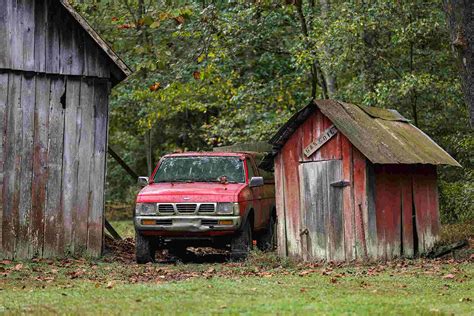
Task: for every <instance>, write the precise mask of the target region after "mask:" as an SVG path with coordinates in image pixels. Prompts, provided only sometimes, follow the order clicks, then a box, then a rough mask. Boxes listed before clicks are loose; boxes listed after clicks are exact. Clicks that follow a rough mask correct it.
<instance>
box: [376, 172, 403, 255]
mask: <svg viewBox="0 0 474 316" xmlns="http://www.w3.org/2000/svg"><path fill="white" fill-rule="evenodd" d="M375 170H376V171H375V172H376V177H377V180H376V182H377V184H376V185H377V186H376V192H377V193H376V201H375V205H376V208H377V223H379V224H380V227H383V230H381V231H378V232H379V236H378V237H379V241H380V240H383V243H382V244H379V246H380V248H381V249H383V251H384V254H385V256H386V258H387V259H391V258H394V257H396V256H399V255H400V249H401V248H400V247H401V244H400V243H401V237H400V230H401V228H400V225H401V213H400V206H401V193H400V182H399V176H398V173H397V166H394V165H385V166H376V168H375ZM378 228H379V226H377V229H378ZM380 232H383V235H380Z"/></svg>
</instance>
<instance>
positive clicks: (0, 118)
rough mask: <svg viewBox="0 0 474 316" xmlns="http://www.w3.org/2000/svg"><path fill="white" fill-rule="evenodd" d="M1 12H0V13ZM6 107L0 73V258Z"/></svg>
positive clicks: (5, 82) (4, 84) (4, 83)
mask: <svg viewBox="0 0 474 316" xmlns="http://www.w3.org/2000/svg"><path fill="white" fill-rule="evenodd" d="M0 14H1V13H0ZM7 107H8V73H0V258H2V257H3V256H4V255H3V254H2V253H3V251H2V248H3V246H2V244H3V242H2V235H3V234H2V230H3V183H4V182H3V177H4V163H5V139H6V126H7Z"/></svg>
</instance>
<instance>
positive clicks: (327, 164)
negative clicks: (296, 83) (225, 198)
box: [271, 100, 459, 261]
mask: <svg viewBox="0 0 474 316" xmlns="http://www.w3.org/2000/svg"><path fill="white" fill-rule="evenodd" d="M271 143H272V144H273V148H274V152H273V156H274V169H275V181H276V196H277V201H276V203H277V214H278V240H279V244H278V251H279V253H280V254H281V255H282V256H291V257H299V258H303V259H305V260H328V261H351V260H370V259H372V260H373V259H390V258H394V257H398V256H405V257H413V256H416V255H418V254H421V253H424V252H426V251H428V250H429V249H430V247H431V246H433V243H434V242H435V241H436V239H437V236H438V233H439V228H440V223H439V212H438V193H437V183H436V181H437V180H436V165H440V164H447V165H453V166H459V164H458V163H457V162H456V161H455V160H454V159H453V158H452V157H451V156H450V155H449V154H448V153H446V152H445V151H444V150H443V149H441V148H440V147H439V146H438V145H437V144H436V143H435V142H433V141H432V140H431V139H430V138H429V137H428V136H427V135H426V134H424V133H423V132H422V131H421V130H419V129H418V128H416V127H415V126H413V125H411V124H410V123H409V122H408V120H407V119H405V118H404V117H402V116H401V115H400V114H399V113H398V112H396V111H394V110H385V109H380V108H372V107H362V106H356V105H353V104H348V103H343V102H338V101H334V100H320V101H314V102H311V103H310V104H309V105H308V106H306V107H305V108H303V109H302V110H301V111H299V112H298V113H296V114H295V115H294V116H293V117H292V118H291V119H290V120H289V121H288V122H287V123H286V124H285V125H284V126H283V127H282V128H281V129H280V130H279V131H278V132H277V133H276V135H274V137H273V138H272V139H271Z"/></svg>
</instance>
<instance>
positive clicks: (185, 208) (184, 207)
mask: <svg viewBox="0 0 474 316" xmlns="http://www.w3.org/2000/svg"><path fill="white" fill-rule="evenodd" d="M176 208H177V209H178V212H180V213H194V212H196V208H197V204H184V203H178V204H176Z"/></svg>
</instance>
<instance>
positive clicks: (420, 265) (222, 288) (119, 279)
mask: <svg viewBox="0 0 474 316" xmlns="http://www.w3.org/2000/svg"><path fill="white" fill-rule="evenodd" d="M260 256H261V255H260ZM259 258H260V259H259ZM272 260H274V259H273V258H271V260H269V259H268V258H265V257H259V256H254V257H253V258H251V260H250V261H248V262H245V263H242V264H230V263H226V264H186V265H183V264H178V265H171V264H155V265H145V266H138V265H134V264H118V263H104V262H88V261H72V260H69V261H66V262H40V263H25V264H24V265H23V266H22V267H20V269H19V270H15V264H13V263H12V264H8V265H4V268H3V271H6V272H7V276H5V277H2V279H0V280H1V282H0V288H1V290H0V312H1V311H5V312H7V313H14V314H17V313H35V314H43V313H59V314H102V313H103V314H105V313H112V314H130V313H137V314H156V313H162V314H165V313H166V314H170V313H171V314H255V315H260V314H276V313H279V314H305V315H314V314H362V315H369V314H376V315H377V314H378V315H381V314H390V315H400V314H439V313H441V314H452V313H454V314H465V315H468V314H470V313H472V311H473V310H474V305H473V302H472V301H470V300H472V299H474V297H473V292H472V289H473V288H474V284H473V282H472V274H473V272H474V265H473V264H472V263H461V264H458V263H455V264H446V263H444V264H440V263H437V262H435V261H413V262H410V263H409V264H408V265H406V264H405V263H403V264H398V265H395V264H393V265H391V266H388V265H387V266H373V267H370V266H356V267H340V268H334V269H332V268H331V267H328V266H320V267H319V266H318V267H313V266H308V265H296V264H291V263H288V264H287V266H285V267H281V266H279V265H278V263H277V262H276V261H272ZM17 268H18V267H17ZM78 271H79V272H78ZM81 271H82V272H81ZM0 272H1V270H0ZM449 273H452V274H453V275H454V278H452V279H447V278H443V276H446V275H447V274H449ZM51 277H54V279H53V280H51Z"/></svg>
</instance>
